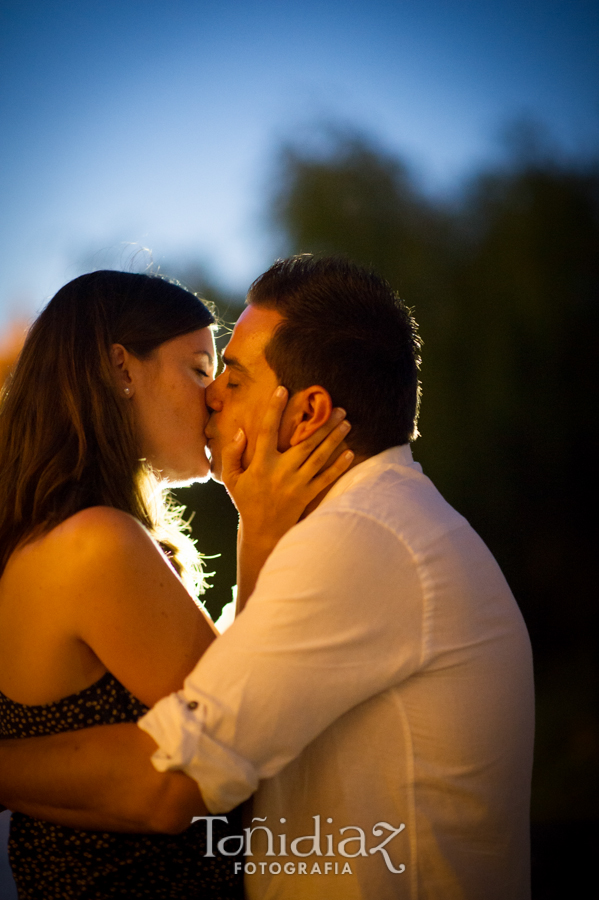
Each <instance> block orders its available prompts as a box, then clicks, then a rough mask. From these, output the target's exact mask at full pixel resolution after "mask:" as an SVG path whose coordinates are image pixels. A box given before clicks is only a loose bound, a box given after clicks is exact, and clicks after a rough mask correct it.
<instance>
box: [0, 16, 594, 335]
mask: <svg viewBox="0 0 599 900" xmlns="http://www.w3.org/2000/svg"><path fill="white" fill-rule="evenodd" d="M598 37H599V4H597V3H596V2H587V0H445V2H443V0H394V2H382V0H360V2H358V0H320V2H314V0H306V2H303V3H299V2H290V0H218V2H212V0H154V2H142V0H119V2H114V0H101V2H98V0H76V2H67V0H62V2H61V0H59V2H52V0H46V2H43V3H42V2H28V0H8V2H5V0H0V48H1V49H0V79H1V90H0V105H1V114H0V121H1V123H2V125H1V134H2V136H1V143H0V160H1V165H0V198H1V202H0V241H1V247H2V260H3V262H2V266H1V267H0V321H1V319H2V316H4V317H6V316H8V315H10V316H12V315H14V314H15V313H16V312H18V311H19V310H22V311H24V312H31V311H33V310H35V309H38V308H39V307H40V306H41V304H42V303H43V302H44V301H45V300H46V299H48V298H49V297H50V296H51V295H52V294H53V293H54V292H55V291H56V290H57V289H58V287H60V285H61V284H63V283H64V282H66V281H68V280H70V279H71V278H73V277H75V276H76V275H78V274H80V273H81V272H83V271H86V270H89V269H91V268H98V267H102V266H108V267H122V268H127V267H129V265H130V264H131V258H132V256H133V255H134V253H135V249H136V248H137V247H141V246H143V247H149V248H150V249H151V250H152V254H153V258H154V261H155V263H156V264H160V265H161V266H162V267H163V269H164V270H165V271H166V272H167V273H169V272H174V270H175V269H176V270H177V271H178V270H180V269H183V268H185V267H186V266H191V265H194V264H199V265H204V266H205V267H206V268H207V270H208V271H209V272H210V273H211V275H212V277H213V278H214V279H215V280H216V281H217V282H220V283H221V284H222V285H223V286H224V287H226V288H228V289H232V290H238V291H242V290H243V288H244V287H245V286H247V284H248V283H249V282H250V281H251V280H252V278H254V277H255V276H256V275H257V274H259V272H260V271H262V270H263V269H264V268H265V267H266V266H268V265H269V264H270V262H271V261H272V259H271V257H272V253H273V249H272V248H273V244H272V241H271V239H270V238H269V236H268V234H267V233H266V232H265V230H264V227H263V217H264V209H265V202H266V198H267V196H268V192H269V187H270V185H271V182H272V179H271V174H270V173H271V172H272V170H273V164H274V162H275V160H276V157H277V149H278V148H279V147H280V145H281V144H282V143H283V142H285V141H289V140H303V139H306V140H309V138H310V132H311V130H313V129H314V128H315V127H317V126H318V125H320V124H322V123H326V122H331V121H332V122H335V123H338V124H343V125H347V124H350V125H353V126H356V127H358V128H360V129H363V130H365V131H366V132H368V133H371V134H372V135H373V136H374V138H375V139H376V140H378V141H379V142H380V143H381V145H382V146H384V147H387V148H388V149H390V150H391V151H393V152H397V153H398V154H400V155H402V156H403V157H404V158H405V159H406V160H407V162H408V163H409V164H410V165H411V166H412V167H413V169H414V171H415V173H416V175H417V177H418V178H419V179H420V183H421V184H422V186H423V187H424V188H425V189H426V190H428V191H432V192H435V191H451V190H452V189H454V188H455V187H456V186H457V185H458V184H459V183H460V181H461V180H462V179H463V178H464V177H467V175H468V173H469V172H472V171H475V170H476V168H477V167H479V166H481V165H484V164H485V163H488V162H489V161H492V160H494V159H495V160H496V159H497V158H498V156H499V153H500V151H499V149H498V148H499V143H498V135H499V133H500V131H501V129H502V127H504V126H505V125H506V123H508V122H510V121H511V120H513V119H514V118H517V117H520V116H531V117H532V118H534V119H536V120H538V121H539V122H541V123H544V124H545V125H546V127H547V129H548V132H549V134H550V135H551V136H552V137H553V139H554V140H555V141H556V143H557V144H559V145H561V146H562V147H563V148H564V149H565V150H566V151H567V152H570V153H576V154H580V153H583V154H589V153H591V152H593V150H594V149H596V148H597V147H598V146H599V41H598ZM174 273H175V274H176V272H174Z"/></svg>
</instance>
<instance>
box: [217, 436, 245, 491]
mask: <svg viewBox="0 0 599 900" xmlns="http://www.w3.org/2000/svg"><path fill="white" fill-rule="evenodd" d="M246 444H247V438H246V436H245V432H243V431H242V430H241V428H240V429H239V430H238V432H237V434H236V435H235V437H234V438H233V440H232V441H231V442H230V443H229V444H225V446H224V447H223V449H222V479H223V484H224V486H225V487H226V488H227V490H228V491H229V494H232V492H233V491H234V490H235V485H236V484H237V480H238V478H239V476H240V475H243V472H244V469H243V466H242V464H241V458H242V456H243V451H244V450H245V445H246Z"/></svg>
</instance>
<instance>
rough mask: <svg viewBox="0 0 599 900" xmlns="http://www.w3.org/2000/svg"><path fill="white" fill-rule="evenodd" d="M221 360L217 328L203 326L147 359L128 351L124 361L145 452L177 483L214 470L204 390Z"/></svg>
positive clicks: (147, 457) (154, 465) (129, 394)
mask: <svg viewBox="0 0 599 900" xmlns="http://www.w3.org/2000/svg"><path fill="white" fill-rule="evenodd" d="M215 359H216V354H215V349H214V338H213V336H212V331H211V330H210V328H200V329H198V330H197V331H192V332H190V333H189V334H183V335H181V336H180V337H176V338H173V339H172V340H170V341H166V342H165V343H164V344H161V345H160V346H159V347H157V348H156V349H155V350H154V351H153V352H152V354H151V355H150V356H149V357H147V358H146V359H145V360H140V359H137V358H136V357H134V356H132V355H131V354H127V359H126V363H125V364H124V365H123V370H124V371H123V376H124V377H125V381H124V382H123V384H124V391H125V395H126V396H128V397H129V398H130V402H131V404H132V407H133V413H134V417H135V423H136V426H137V429H138V435H139V441H140V445H141V450H142V455H143V456H144V457H145V458H146V459H147V460H148V462H149V463H151V465H152V466H153V467H154V469H156V470H158V471H159V472H161V473H162V477H163V478H164V479H166V480H167V481H169V482H170V483H171V484H187V483H189V482H190V481H198V480H199V479H202V478H206V477H207V475H208V474H209V472H210V462H209V460H208V457H207V456H206V438H205V436H204V427H205V425H206V421H207V419H208V412H207V409H206V403H205V400H204V392H205V390H206V387H207V386H208V385H209V384H210V383H211V382H212V381H213V380H214V366H215ZM127 389H128V393H127Z"/></svg>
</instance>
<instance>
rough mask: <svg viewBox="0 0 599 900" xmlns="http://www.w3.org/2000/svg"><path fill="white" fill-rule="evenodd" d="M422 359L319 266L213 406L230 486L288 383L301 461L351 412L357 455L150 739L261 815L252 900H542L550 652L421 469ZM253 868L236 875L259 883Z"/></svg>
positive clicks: (256, 309) (134, 744)
mask: <svg viewBox="0 0 599 900" xmlns="http://www.w3.org/2000/svg"><path fill="white" fill-rule="evenodd" d="M417 353H418V341H417V338H416V335H415V331H414V324H413V322H412V320H411V319H410V317H409V315H408V314H407V312H406V310H405V308H404V307H403V306H402V305H401V304H400V303H399V302H398V301H397V300H396V298H395V297H394V295H393V293H392V292H391V290H390V288H389V287H388V285H387V284H386V283H385V282H383V281H382V280H381V279H379V278H377V277H376V276H374V275H373V274H371V273H368V272H365V271H364V270H361V269H359V268H357V267H355V266H352V265H351V264H349V263H345V262H340V261H336V260H330V259H324V260H316V259H314V258H312V257H308V256H302V257H296V258H293V259H290V260H285V261H282V262H279V263H276V264H275V266H273V267H272V268H271V269H270V270H269V271H268V272H267V273H265V275H263V276H262V277H261V278H259V279H258V280H257V281H256V282H255V283H254V285H252V287H251V289H250V292H249V294H248V308H247V309H246V310H245V312H244V313H243V315H242V316H241V318H240V320H239V323H238V324H237V326H236V328H235V331H234V334H233V337H232V339H231V342H230V343H229V345H228V347H227V350H226V351H225V362H226V369H225V371H224V373H223V374H222V375H221V376H219V378H217V380H216V381H215V382H214V383H213V385H212V386H211V387H210V388H209V391H208V402H209V405H210V407H211V408H212V410H213V414H212V417H211V420H210V423H209V425H208V430H207V433H208V436H209V438H210V447H211V451H212V458H213V468H214V471H215V473H216V474H218V472H219V470H220V466H221V461H222V451H223V448H224V446H225V445H226V444H227V443H228V442H229V441H230V439H231V438H232V437H233V435H234V434H235V433H236V432H238V431H239V429H241V430H242V432H243V433H244V434H245V437H246V439H247V444H246V447H245V451H244V457H243V463H244V465H247V464H248V463H249V461H250V460H251V458H252V455H253V451H254V448H255V443H256V436H257V423H259V422H260V420H261V417H262V412H263V410H264V407H265V404H266V402H267V401H268V398H269V397H270V395H271V394H272V392H273V390H274V388H275V387H276V385H277V384H283V385H285V387H286V388H287V389H288V391H289V395H290V399H289V403H288V405H287V407H286V409H285V413H284V416H283V420H282V423H281V430H280V438H279V440H280V444H279V447H280V449H281V450H284V449H285V448H286V447H288V446H289V445H290V444H292V443H294V442H296V441H298V440H301V439H303V438H304V437H308V436H309V435H310V434H312V433H313V432H314V431H315V430H317V429H318V427H319V426H320V425H321V424H322V422H323V421H325V420H326V419H327V417H328V416H330V415H331V412H332V409H333V406H334V405H335V406H341V407H343V408H344V409H346V410H347V415H348V419H349V421H350V422H351V424H352V430H351V433H350V435H349V436H348V438H347V444H348V446H349V447H350V448H351V449H352V450H353V451H354V453H355V461H354V465H353V467H352V468H351V469H350V471H348V472H347V473H345V474H344V475H343V476H342V477H341V478H340V479H339V480H338V481H337V483H336V484H335V485H333V487H332V488H330V489H329V490H328V491H327V492H325V495H324V496H322V497H320V498H318V500H317V501H316V502H315V503H314V504H312V505H311V507H310V508H309V509H308V510H307V511H306V512H307V514H306V515H305V516H304V518H303V519H302V521H301V522H300V523H299V524H298V525H296V526H295V527H294V528H292V529H291V530H290V531H289V532H288V533H287V534H286V535H285V536H284V537H283V538H282V539H281V540H280V542H279V543H278V545H277V547H276V548H275V550H274V551H273V552H272V554H271V555H270V557H269V558H268V560H267V562H266V564H265V565H264V567H263V569H262V571H261V573H260V576H259V579H258V582H257V585H256V588H255V590H254V592H253V594H252V596H251V598H250V600H249V602H248V604H247V606H246V608H245V609H244V611H243V613H242V614H241V615H240V616H239V617H238V619H237V620H236V621H235V622H234V624H233V625H232V626H231V628H230V629H229V630H228V631H227V632H226V633H225V634H224V635H223V636H222V637H221V638H219V640H217V641H216V642H215V643H214V644H213V645H212V646H211V647H210V649H209V650H208V652H207V653H206V654H205V655H204V657H203V658H202V659H201V660H200V662H199V663H198V665H197V666H196V668H195V669H194V671H193V672H192V673H191V674H190V675H189V676H188V678H187V679H186V682H185V686H184V689H183V691H180V692H179V693H178V694H174V695H171V696H170V697H167V698H164V699H163V700H161V701H160V702H159V703H158V704H157V705H156V706H155V707H154V708H153V709H152V710H151V711H150V713H148V714H147V716H145V717H144V719H142V720H141V721H140V725H141V728H142V729H143V730H144V731H145V732H147V733H148V734H150V735H151V736H152V738H153V739H154V741H155V743H156V744H157V745H158V750H156V751H155V753H154V757H153V758H154V765H155V766H156V768H157V769H159V770H161V771H167V770H175V771H176V772H177V773H178V772H179V770H182V771H183V772H185V773H187V775H188V776H190V777H191V778H193V779H194V780H195V781H196V782H197V784H198V785H199V787H200V790H201V793H202V797H203V799H204V802H205V803H206V806H207V808H208V809H209V810H210V812H211V813H212V814H220V813H226V811H227V810H229V809H231V808H232V807H233V806H235V805H236V804H238V803H239V802H241V801H243V800H245V799H247V798H249V797H250V796H251V795H253V808H252V812H251V821H248V823H247V830H246V832H245V835H244V841H243V844H244V849H245V852H246V861H245V872H246V890H247V894H248V896H249V897H250V898H258V897H260V898H270V897H277V898H289V900H292V898H293V900H296V898H306V900H307V898H321V897H326V898H333V900H334V898H343V900H349V898H373V900H374V898H376V900H385V898H403V897H406V898H427V900H429V898H443V900H451V898H469V900H479V898H485V900H492V898H497V900H499V898H501V900H504V898H507V897H510V898H525V897H527V896H528V894H529V884H528V881H529V879H528V803H529V790H530V770H531V762H532V730H533V697H532V666H531V654H530V645H529V641H528V635H527V633H526V629H525V626H524V623H523V621H522V618H521V616H520V613H519V611H518V608H517V606H516V604H515V601H514V599H513V597H512V595H511V593H510V591H509V588H508V587H507V584H506V583H505V580H504V579H503V576H502V575H501V572H500V571H499V569H498V567H497V564H496V563H495V561H494V560H493V558H492V556H491V554H490V553H489V551H488V550H487V548H486V547H485V546H484V544H483V543H482V542H481V541H480V539H479V538H478V536H477V535H476V534H475V533H474V532H473V530H472V529H471V528H470V526H469V525H468V523H467V522H466V521H465V520H464V519H463V518H462V517H461V516H459V514H458V513H456V512H455V511H454V510H453V509H451V508H450V507H449V506H448V505H447V504H446V503H445V501H444V500H443V499H442V498H441V496H440V495H439V494H438V492H437V491H436V490H435V488H434V487H433V485H432V484H431V483H430V481H429V480H428V479H427V478H426V477H425V476H424V475H423V474H422V472H421V470H420V467H419V466H418V465H417V464H415V463H414V462H413V461H412V457H411V453H410V449H409V446H408V442H409V440H410V439H412V438H413V437H414V435H415V417H416V409H417ZM257 552H258V554H259V552H260V548H258V550H257ZM116 727H118V728H120V729H121V730H120V731H119V737H118V741H116V742H113V745H116V744H119V742H120V748H121V752H122V759H123V762H122V763H121V764H120V765H118V766H117V765H116V764H114V771H115V777H116V778H117V779H121V783H122V782H123V778H124V776H123V774H122V773H123V772H126V773H127V778H130V780H131V781H135V779H141V778H142V776H141V774H140V775H138V774H137V769H138V768H140V766H136V765H133V761H135V760H137V759H138V755H139V753H140V752H141V751H143V750H145V748H146V747H148V746H149V744H148V743H143V741H144V740H145V741H149V738H147V737H146V736H145V735H141V733H140V732H139V731H138V732H137V734H138V737H137V738H134V737H132V736H131V734H130V731H123V729H122V728H121V726H116ZM98 731H99V732H102V729H98ZM105 731H106V729H104V732H105ZM140 738H141V740H140ZM150 744H152V747H154V748H155V744H153V743H152V742H150ZM113 745H111V744H109V743H106V745H105V746H106V750H107V756H109V757H110V759H113V758H114V756H113V754H114V752H115V751H114V750H113V749H112V746H113ZM78 752H79V753H81V752H83V753H85V752H86V751H85V747H84V749H83V751H81V750H80V751H78ZM142 759H143V757H142ZM1 761H2V757H1V756H0V762H1ZM144 765H146V764H145V762H144ZM75 767H76V766H75ZM144 772H146V773H147V768H146V769H144ZM144 777H145V776H144ZM98 778H100V776H98ZM100 783H101V782H98V784H100ZM145 783H146V784H147V785H148V791H149V792H150V793H151V794H152V797H153V798H155V797H156V796H158V795H159V793H160V791H161V790H162V791H163V793H164V797H165V800H164V804H163V807H164V808H166V809H167V813H166V814H165V815H166V819H163V820H160V821H161V822H162V824H163V825H164V823H165V822H167V821H168V810H169V809H176V807H177V804H179V805H180V807H181V808H183V809H186V810H188V809H189V808H190V807H189V806H186V803H187V802H188V800H187V797H188V794H187V793H186V792H187V791H188V789H189V788H188V779H184V778H183V777H182V776H181V775H180V774H178V776H177V777H175V776H172V775H171V776H170V780H169V779H168V778H167V779H166V780H165V781H164V782H160V780H159V776H158V775H156V773H154V775H153V776H152V778H149V779H148V780H147V781H146V782H145ZM159 784H160V785H164V787H160V788H159V787H156V788H154V787H153V786H154V785H159ZM150 786H152V787H150ZM86 803H87V800H86V799H85V798H82V800H81V805H82V806H85V804H86ZM111 803H114V807H115V809H116V807H117V806H118V803H117V800H116V799H115V800H114V801H112V800H111V801H110V802H109V803H108V804H107V808H108V809H110V808H111ZM114 814H115V816H118V811H117V812H115V813H114ZM87 815H88V816H89V822H90V823H92V824H91V827H93V822H94V819H93V811H88V812H87ZM174 815H175V819H176V820H177V821H178V819H177V817H176V814H174ZM154 827H156V826H155V825H154ZM173 827H175V826H173ZM238 849H239V845H238V846H237V847H232V846H221V847H220V848H214V852H224V853H225V854H226V853H231V855H232V864H237V865H241V863H240V862H238V861H237V862H233V860H235V857H234V856H233V854H234V853H235V851H236V850H238Z"/></svg>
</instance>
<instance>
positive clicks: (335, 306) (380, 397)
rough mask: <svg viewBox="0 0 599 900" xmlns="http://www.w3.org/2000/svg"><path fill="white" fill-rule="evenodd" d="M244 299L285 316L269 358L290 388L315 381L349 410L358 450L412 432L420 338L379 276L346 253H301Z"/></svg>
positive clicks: (376, 449)
mask: <svg viewBox="0 0 599 900" xmlns="http://www.w3.org/2000/svg"><path fill="white" fill-rule="evenodd" d="M247 302H248V303H249V304H251V305H253V306H257V307H262V308H265V309H274V310H276V311H277V312H278V313H280V314H281V315H282V316H283V318H284V321H283V322H281V323H280V325H279V326H278V327H277V328H276V330H275V332H274V334H273V336H272V338H271V340H270V342H269V343H268V345H267V347H266V350H265V357H266V361H267V362H268V364H269V366H270V367H271V369H273V371H274V372H275V373H276V375H277V377H278V379H279V381H280V382H281V384H283V385H285V387H286V388H287V389H288V390H289V392H290V394H294V393H296V392H297V391H301V390H303V389H304V388H306V387H309V386H310V385H313V384H318V385H320V386H321V387H324V388H325V389H326V390H327V391H328V392H329V394H330V395H331V399H332V401H333V403H334V404H335V406H341V407H343V408H344V409H345V410H346V411H347V417H348V420H349V421H350V422H351V424H352V430H351V432H350V434H349V438H348V444H349V445H350V446H351V447H352V449H353V450H354V451H355V452H356V453H358V454H364V455H368V456H371V455H374V454H375V453H380V452H381V451H383V450H386V449H387V448H388V447H393V446H395V445H397V444H405V443H407V442H408V441H410V440H414V438H415V437H417V435H418V432H417V430H416V419H417V415H418V403H419V383H418V367H419V364H420V357H419V353H420V339H419V337H418V334H417V326H416V322H415V321H414V319H413V318H412V316H411V315H410V310H409V309H408V308H407V307H406V306H405V304H404V303H403V302H402V301H401V300H400V299H399V297H398V296H397V294H396V293H395V292H394V291H393V290H392V288H391V286H390V285H389V284H388V282H386V281H385V280H384V279H383V278H381V277H379V276H378V275H376V274H375V273H374V272H372V271H369V270H367V269H363V268H361V267H360V266H357V265H354V264H353V263H351V262H349V261H348V260H345V259H338V258H332V257H324V258H319V257H314V256H312V255H310V254H301V255H299V256H293V257H291V258H289V259H283V260H277V262H276V263H275V264H274V265H273V266H271V268H270V269H269V270H268V271H267V272H265V273H264V274H263V275H261V276H260V277H259V278H257V279H256V281H254V283H253V284H252V285H251V287H250V289H249V292H248V296H247Z"/></svg>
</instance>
